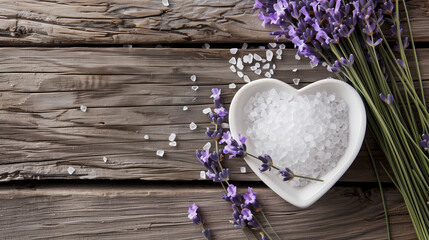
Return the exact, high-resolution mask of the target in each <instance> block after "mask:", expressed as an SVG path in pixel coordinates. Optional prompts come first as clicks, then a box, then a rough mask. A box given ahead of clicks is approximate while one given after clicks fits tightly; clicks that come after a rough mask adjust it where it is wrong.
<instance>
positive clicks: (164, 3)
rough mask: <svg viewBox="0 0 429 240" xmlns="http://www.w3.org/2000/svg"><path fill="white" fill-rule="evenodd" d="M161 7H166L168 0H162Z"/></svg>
mask: <svg viewBox="0 0 429 240" xmlns="http://www.w3.org/2000/svg"><path fill="white" fill-rule="evenodd" d="M162 5H164V6H165V7H168V6H169V5H170V3H169V2H168V0H162Z"/></svg>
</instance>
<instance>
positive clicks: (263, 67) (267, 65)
mask: <svg viewBox="0 0 429 240" xmlns="http://www.w3.org/2000/svg"><path fill="white" fill-rule="evenodd" d="M268 68H270V64H269V63H267V64H265V65H264V66H262V69H268Z"/></svg>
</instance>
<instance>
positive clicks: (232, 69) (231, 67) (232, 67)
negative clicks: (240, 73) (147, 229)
mask: <svg viewBox="0 0 429 240" xmlns="http://www.w3.org/2000/svg"><path fill="white" fill-rule="evenodd" d="M229 69H231V71H232V72H237V69H235V66H234V65H231V66H230V67H229Z"/></svg>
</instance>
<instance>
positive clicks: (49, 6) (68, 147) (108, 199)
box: [0, 0, 429, 239]
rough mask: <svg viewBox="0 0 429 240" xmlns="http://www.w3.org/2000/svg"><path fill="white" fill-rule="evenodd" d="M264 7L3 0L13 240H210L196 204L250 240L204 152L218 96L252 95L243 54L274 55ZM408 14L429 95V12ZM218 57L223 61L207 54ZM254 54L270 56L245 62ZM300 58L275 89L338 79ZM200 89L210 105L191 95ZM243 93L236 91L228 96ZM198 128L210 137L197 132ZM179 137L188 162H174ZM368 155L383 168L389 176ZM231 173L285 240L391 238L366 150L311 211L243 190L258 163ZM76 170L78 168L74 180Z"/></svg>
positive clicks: (214, 223)
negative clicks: (191, 211)
mask: <svg viewBox="0 0 429 240" xmlns="http://www.w3.org/2000/svg"><path fill="white" fill-rule="evenodd" d="M252 5H253V1H251V0H249V1H238V0H225V1H214V0H207V1H190V0H170V6H169V7H164V6H163V5H162V3H161V0H107V1H106V0H105V1H99V0H76V1H65V0H56V1H38V0H26V1H10V0H0V44H1V45H2V47H1V49H0V51H1V55H0V56H1V57H0V179H1V181H2V183H1V184H0V239H201V238H202V237H201V232H200V230H199V228H198V227H197V226H196V225H194V224H193V223H192V222H191V221H189V220H188V218H187V209H188V206H189V205H190V204H191V203H194V202H196V203H198V204H199V206H200V208H201V210H202V214H203V215H204V218H205V219H206V223H207V226H208V227H209V228H211V229H212V231H213V236H214V238H215V239H242V238H244V235H243V233H242V231H240V230H236V229H234V228H233V227H232V225H231V224H230V223H229V222H228V221H229V220H230V219H231V209H230V204H229V203H227V202H225V201H223V200H222V199H221V198H220V196H221V194H222V189H221V187H220V186H219V185H218V184H216V183H212V182H210V181H203V180H200V179H199V173H200V171H201V170H202V166H201V165H200V164H199V162H198V161H197V159H196V158H195V153H194V151H195V149H199V148H201V147H202V146H203V145H204V144H205V143H206V142H207V139H206V137H205V135H204V131H205V127H206V126H208V121H207V119H206V116H204V115H203V114H202V113H201V110H202V109H204V108H206V107H209V106H211V100H210V99H209V98H208V96H209V95H210V89H211V88H212V87H219V88H222V93H223V96H224V99H225V101H226V102H227V103H228V102H230V101H231V99H232V96H233V95H234V93H235V92H236V91H237V89H238V88H239V87H241V86H242V85H243V83H244V82H243V80H242V79H240V78H238V77H237V75H236V74H234V73H232V72H231V71H230V70H229V66H230V65H229V64H228V60H229V58H230V57H231V54H230V53H229V48H231V47H241V44H242V43H244V42H247V43H253V44H251V46H259V45H262V44H263V43H264V44H266V43H268V42H272V41H273V39H272V37H271V36H269V35H268V33H269V32H270V29H263V28H262V27H261V26H260V22H259V20H258V19H257V17H256V11H254V10H252ZM408 6H409V9H410V15H411V18H412V25H413V28H414V33H415V34H414V36H415V39H416V41H417V46H418V47H419V49H418V54H419V58H420V60H421V69H422V71H423V73H422V75H423V79H429V49H428V48H426V47H427V45H425V43H427V42H429V32H428V30H429V23H428V20H429V13H428V11H429V9H428V2H427V1H426V0H410V1H408ZM203 43H210V44H211V46H212V47H211V49H202V48H201V46H202V44H203ZM156 44H162V45H168V46H170V47H171V48H155V45H156ZM123 45H132V48H131V46H123ZM249 52H253V53H254V52H260V53H261V54H264V52H265V51H264V50H258V49H248V50H239V53H238V55H239V56H242V55H244V54H245V53H249ZM294 52H295V51H294V50H293V49H290V50H286V51H285V53H284V54H283V60H276V61H275V63H276V65H277V69H276V71H275V75H274V77H275V78H278V79H280V80H283V81H285V82H287V83H292V78H294V77H299V78H301V79H302V80H301V83H300V84H299V87H302V86H305V85H307V84H309V83H311V82H313V81H316V80H317V79H320V78H322V77H327V76H330V74H329V73H328V72H327V71H325V70H324V69H323V68H316V69H311V67H310V66H309V64H308V62H307V61H305V60H302V61H296V60H295V58H294ZM294 68H298V69H299V70H298V72H296V73H293V72H292V71H291V70H292V69H294ZM245 73H246V74H248V75H249V76H250V77H251V79H256V78H258V76H257V75H255V74H253V73H252V72H251V71H250V70H247V69H246V71H245ZM193 74H195V75H196V76H197V82H196V85H198V86H199V89H198V90H197V91H193V90H191V86H192V85H195V84H194V83H193V82H191V81H190V80H189V77H190V76H191V75H193ZM233 82H234V83H236V84H237V89H229V88H228V84H230V83H233ZM428 84H429V80H428V81H425V83H424V85H425V86H427V85H428ZM428 88H429V87H428ZM81 105H85V106H87V108H88V110H87V112H82V111H81V110H80V106H81ZM185 105H186V106H188V107H189V110H188V111H183V110H182V107H183V106H185ZM191 122H195V123H197V125H198V129H197V130H195V131H191V130H190V129H189V124H190V123H191ZM173 132H174V133H177V143H178V146H177V147H169V146H168V136H169V135H170V133H173ZM146 134H148V135H149V136H150V139H149V140H145V139H144V135H146ZM368 141H369V142H370V143H372V144H371V148H372V151H373V153H374V155H375V157H376V159H377V161H384V159H383V154H382V153H381V151H380V150H379V149H378V148H377V147H376V146H374V141H373V140H372V139H370V138H368ZM157 149H165V151H166V153H165V156H164V157H162V158H160V157H157V156H156V155H155V152H156V150H157ZM103 157H107V158H108V161H107V163H104V162H103ZM226 165H227V167H229V168H230V169H231V171H232V181H233V182H234V184H236V185H238V186H239V187H241V188H245V187H247V186H253V187H254V190H256V191H257V193H258V197H259V198H260V199H261V203H262V205H263V208H264V209H265V211H266V213H267V215H268V218H269V219H270V220H271V223H272V224H273V226H274V228H275V229H276V230H277V232H278V233H279V234H280V235H281V236H282V238H284V239H385V238H386V227H385V221H384V212H383V207H382V203H381V199H380V192H379V190H378V186H377V183H376V179H375V176H374V173H373V169H372V165H371V163H370V160H369V157H368V153H367V151H366V150H365V149H363V150H362V151H361V152H360V154H359V157H358V158H357V159H356V161H355V162H354V164H353V166H352V167H351V168H350V169H349V170H348V171H347V173H346V174H345V175H344V176H343V177H342V178H341V180H340V181H339V182H338V183H337V184H336V185H335V186H334V187H333V188H332V189H331V190H330V191H329V192H328V193H327V194H326V195H325V196H324V197H322V198H321V199H320V200H319V201H318V202H317V203H316V204H314V205H313V206H311V207H310V208H308V209H298V208H296V207H294V206H292V205H290V204H288V203H287V202H285V201H283V200H282V199H281V198H280V197H278V196H277V195H276V194H275V193H273V192H272V191H271V190H270V189H268V188H267V187H266V186H265V185H264V184H262V183H261V182H260V181H259V180H258V178H257V177H256V176H255V175H254V174H253V173H252V172H250V169H248V173H246V174H241V173H240V167H241V166H244V165H245V163H244V162H243V161H241V160H238V159H237V160H231V161H228V162H227V163H226ZM69 167H73V168H75V172H74V173H73V174H72V175H70V174H69V173H68V168H69ZM382 179H383V182H384V189H385V197H386V201H387V206H388V209H389V216H390V225H391V232H392V235H393V236H394V238H395V239H415V235H414V232H413V228H412V225H411V222H410V218H409V216H408V215H407V210H406V208H405V206H404V203H403V202H402V199H401V196H400V194H399V193H398V191H396V190H395V188H394V187H393V185H392V184H391V183H390V182H389V180H388V178H387V177H386V176H385V175H382Z"/></svg>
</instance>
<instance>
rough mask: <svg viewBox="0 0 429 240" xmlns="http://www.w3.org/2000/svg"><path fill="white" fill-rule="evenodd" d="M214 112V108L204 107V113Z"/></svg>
mask: <svg viewBox="0 0 429 240" xmlns="http://www.w3.org/2000/svg"><path fill="white" fill-rule="evenodd" d="M211 112H212V109H211V108H204V109H203V113H204V114H209V113H211Z"/></svg>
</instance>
